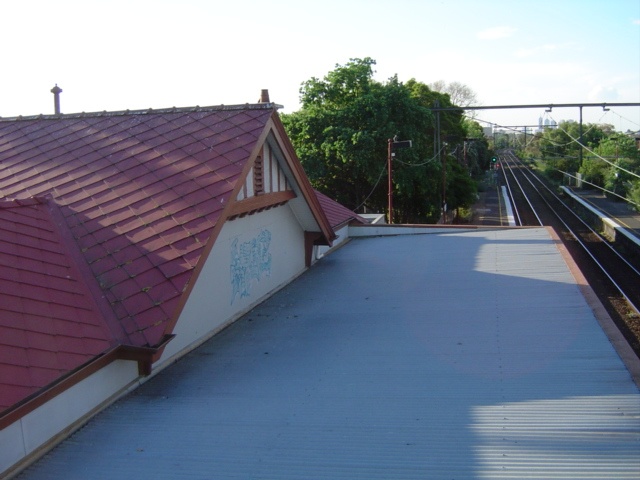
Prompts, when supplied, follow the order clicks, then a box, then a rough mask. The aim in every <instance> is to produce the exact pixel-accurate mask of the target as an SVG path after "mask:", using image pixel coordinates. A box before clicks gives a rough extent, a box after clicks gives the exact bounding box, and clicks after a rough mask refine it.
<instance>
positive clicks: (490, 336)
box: [21, 228, 640, 479]
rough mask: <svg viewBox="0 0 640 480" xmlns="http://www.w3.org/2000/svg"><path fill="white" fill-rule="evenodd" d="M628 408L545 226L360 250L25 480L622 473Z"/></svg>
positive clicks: (626, 386) (636, 423) (311, 275)
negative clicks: (64, 479)
mask: <svg viewBox="0 0 640 480" xmlns="http://www.w3.org/2000/svg"><path fill="white" fill-rule="evenodd" d="M639 439H640V394H639V392H638V388H637V387H636V385H635V384H634V382H633V380H632V378H631V376H630V374H629V371H628V370H627V369H626V368H625V366H624V364H623V363H622V361H621V360H620V357H619V356H618V355H617V354H616V352H615V350H614V348H613V346H612V345H611V343H610V342H609V340H608V338H607V337H606V335H605V334H604V333H603V331H602V329H601V327H600V325H599V323H598V321H597V320H596V318H595V316H594V313H593V311H592V310H591V308H590V307H589V305H588V304H587V302H586V300H585V298H584V297H583V295H582V293H581V291H580V289H579V287H578V285H577V284H576V281H575V279H574V278H573V276H572V275H571V273H570V270H569V269H568V268H567V265H566V264H565V263H564V261H563V258H562V255H561V254H560V252H559V251H558V249H557V248H556V246H555V244H554V242H553V241H552V239H551V238H550V236H549V233H548V232H547V230H545V229H543V228H540V229H504V230H501V229H495V230H487V231H482V230H476V231H466V232H465V231H452V233H446V234H442V233H436V234H431V235H413V236H400V237H379V238H363V239H358V240H354V241H352V242H351V243H349V244H348V245H346V246H345V247H343V248H341V249H339V250H337V251H336V252H334V253H333V254H331V255H329V256H328V257H326V258H324V259H323V260H322V261H320V262H319V263H318V264H317V265H316V266H315V267H313V268H312V269H311V270H309V271H308V272H307V273H306V274H305V275H303V276H302V277H300V278H299V279H298V280H296V281H295V282H293V283H292V284H291V285H289V286H288V287H286V288H285V289H283V290H281V291H280V292H279V293H277V294H276V295H274V296H273V297H271V298H270V299H269V300H267V301H266V302H264V303H263V304H262V305H260V306H259V307H257V308H256V309H254V310H253V311H251V312H250V313H249V314H247V315H245V316H244V317H243V318H242V319H240V320H239V321H238V322H236V323H235V324H234V325H232V326H231V327H229V328H227V329H226V330H224V331H223V332H222V333H220V334H219V335H217V336H215V337H214V338H212V339H211V340H210V341H208V342H207V343H205V344H204V345H202V346H201V347H200V348H198V349H196V350H194V351H193V352H191V353H190V354H189V355H187V356H186V357H185V358H183V359H182V360H181V361H179V362H178V363H176V364H175V365H173V366H171V367H169V368H167V369H165V370H164V371H162V372H160V373H159V374H158V375H157V376H156V377H154V378H153V379H152V380H150V381H149V382H148V383H146V384H145V385H143V386H142V387H141V388H139V389H138V390H136V391H135V392H134V393H133V394H130V395H129V396H127V397H125V398H123V399H122V400H121V401H119V402H117V403H116V404H114V405H113V406H112V407H110V408H108V409H107V410H105V411H104V412H102V413H101V414H100V415H98V416H97V417H95V418H94V419H93V420H91V421H90V422H89V424H88V425H86V426H85V427H84V428H83V429H81V430H80V431H78V432H77V433H76V434H75V435H74V436H72V437H71V438H70V439H69V440H67V441H65V442H63V443H62V444H61V445H60V446H59V447H57V448H56V449H55V450H53V451H52V452H51V453H50V454H49V455H47V456H46V457H45V458H43V459H42V460H41V461H39V462H38V463H36V464H35V465H33V466H32V467H30V468H29V469H28V470H27V471H26V472H25V473H24V476H23V477H21V478H28V479H38V478H66V479H75V478H87V477H95V476H99V477H100V478H124V477H128V478H154V479H162V478H171V479H180V478H221V479H226V478H253V479H255V478H278V479H283V478H304V479H314V478H332V479H338V478H345V479H347V478H348V479H354V478H366V479H374V478H384V479H389V478H393V479H410V478H416V479H417V478H419V479H424V478H437V479H442V478H455V479H461V478H532V477H534V476H537V477H538V478H547V479H551V478H565V479H566V478H574V479H578V478H579V479H584V478H594V477H597V478H630V476H633V475H637V474H638V472H640V456H638V440H639Z"/></svg>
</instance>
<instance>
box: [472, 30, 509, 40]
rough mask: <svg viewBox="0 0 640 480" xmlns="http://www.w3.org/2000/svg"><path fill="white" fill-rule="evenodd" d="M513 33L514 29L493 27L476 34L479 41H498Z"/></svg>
mask: <svg viewBox="0 0 640 480" xmlns="http://www.w3.org/2000/svg"><path fill="white" fill-rule="evenodd" d="M515 32H516V29H515V28H513V27H493V28H487V29H486V30H482V31H480V32H478V35H477V37H478V38H479V39H480V40H499V39H501V38H508V37H510V36H512V35H513V34H514V33H515Z"/></svg>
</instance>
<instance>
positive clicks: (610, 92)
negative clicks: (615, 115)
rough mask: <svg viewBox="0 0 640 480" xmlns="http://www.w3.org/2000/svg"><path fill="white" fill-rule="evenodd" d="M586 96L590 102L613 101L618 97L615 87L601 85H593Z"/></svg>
mask: <svg viewBox="0 0 640 480" xmlns="http://www.w3.org/2000/svg"><path fill="white" fill-rule="evenodd" d="M587 96H588V97H589V101H590V102H615V101H617V100H619V99H620V95H619V94H618V89H617V88H614V87H610V86H603V85H596V86H595V87H593V88H592V89H591V91H590V92H589V94H588V95H587Z"/></svg>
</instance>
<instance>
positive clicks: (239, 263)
mask: <svg viewBox="0 0 640 480" xmlns="http://www.w3.org/2000/svg"><path fill="white" fill-rule="evenodd" d="M270 245H271V232H270V231H269V230H267V229H264V230H262V231H261V232H260V233H259V234H258V235H257V236H256V237H255V238H254V239H252V240H249V241H248V242H243V243H239V242H238V239H237V238H236V239H235V240H233V242H232V243H231V287H232V292H231V303H232V304H233V302H234V300H235V299H236V296H237V295H240V297H241V298H242V297H248V296H249V295H251V284H252V283H253V282H254V281H256V282H259V281H260V279H261V278H262V277H263V276H267V277H269V276H271V253H269V246H270Z"/></svg>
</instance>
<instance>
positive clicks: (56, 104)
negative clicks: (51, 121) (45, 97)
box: [51, 83, 62, 115]
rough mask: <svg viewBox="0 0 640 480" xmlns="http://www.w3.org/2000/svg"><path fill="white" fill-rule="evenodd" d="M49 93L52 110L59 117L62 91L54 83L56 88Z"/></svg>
mask: <svg viewBox="0 0 640 480" xmlns="http://www.w3.org/2000/svg"><path fill="white" fill-rule="evenodd" d="M51 93H53V108H54V111H55V114H56V115H60V94H61V93H62V89H61V88H60V87H59V86H58V84H57V83H56V86H55V87H53V88H52V89H51Z"/></svg>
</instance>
